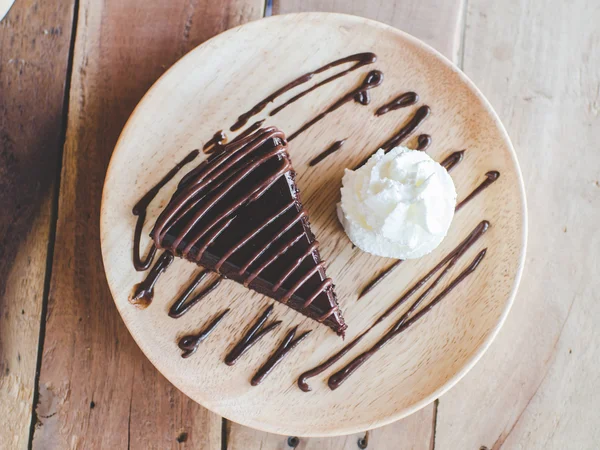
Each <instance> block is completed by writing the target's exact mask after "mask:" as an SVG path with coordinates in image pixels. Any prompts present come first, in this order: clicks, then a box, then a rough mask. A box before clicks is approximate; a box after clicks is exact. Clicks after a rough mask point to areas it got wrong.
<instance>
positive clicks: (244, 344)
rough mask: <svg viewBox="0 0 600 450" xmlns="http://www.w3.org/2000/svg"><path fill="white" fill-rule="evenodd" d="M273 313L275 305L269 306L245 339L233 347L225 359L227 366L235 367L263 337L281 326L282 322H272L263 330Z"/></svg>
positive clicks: (245, 335)
mask: <svg viewBox="0 0 600 450" xmlns="http://www.w3.org/2000/svg"><path fill="white" fill-rule="evenodd" d="M272 313H273V305H271V306H269V307H268V308H267V309H266V310H265V312H264V313H262V315H261V316H260V317H259V318H258V319H257V320H256V322H255V323H254V324H253V325H252V326H251V327H250V329H249V330H248V331H247V332H246V334H244V337H242V339H241V340H240V341H239V342H238V343H237V344H236V345H235V347H233V349H232V350H231V351H230V352H229V353H228V354H227V356H226V357H225V364H227V365H228V366H233V365H234V364H235V363H236V362H237V360H238V359H240V358H241V357H242V356H243V355H244V353H246V352H247V351H248V350H250V347H252V346H253V345H254V344H256V343H257V342H258V341H260V340H261V339H262V338H263V337H265V336H266V335H267V334H269V333H270V332H271V331H273V330H274V329H275V328H277V327H278V326H279V325H280V324H281V320H277V321H274V322H271V323H270V324H269V325H267V326H266V327H264V328H263V325H264V324H265V322H266V321H267V319H268V318H269V316H270V315H271V314H272Z"/></svg>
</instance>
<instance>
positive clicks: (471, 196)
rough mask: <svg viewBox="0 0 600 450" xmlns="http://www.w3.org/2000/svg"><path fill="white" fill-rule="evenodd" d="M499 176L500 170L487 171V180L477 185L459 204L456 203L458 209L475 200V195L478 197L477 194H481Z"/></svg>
mask: <svg viewBox="0 0 600 450" xmlns="http://www.w3.org/2000/svg"><path fill="white" fill-rule="evenodd" d="M498 178H500V172H498V171H497V170H490V171H489V172H487V173H486V174H485V180H484V181H483V182H482V183H481V184H480V185H479V186H477V187H476V188H475V190H473V192H471V193H470V194H469V195H468V196H467V197H466V198H465V199H464V200H463V201H462V202H460V203H459V204H458V205H456V210H457V211H458V210H459V209H461V208H462V207H463V206H465V205H466V204H467V203H469V202H470V201H471V200H473V199H474V198H475V197H477V195H479V194H480V193H481V191H483V190H484V189H485V188H487V187H488V186H489V185H490V184H492V183H493V182H494V181H496V180H497V179H498Z"/></svg>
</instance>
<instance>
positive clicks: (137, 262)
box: [131, 150, 200, 272]
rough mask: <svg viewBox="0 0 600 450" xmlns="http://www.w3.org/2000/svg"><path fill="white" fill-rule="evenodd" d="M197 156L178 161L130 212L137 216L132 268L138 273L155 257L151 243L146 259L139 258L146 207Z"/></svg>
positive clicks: (194, 154)
mask: <svg viewBox="0 0 600 450" xmlns="http://www.w3.org/2000/svg"><path fill="white" fill-rule="evenodd" d="M199 154H200V152H199V151H198V150H194V151H192V152H190V153H189V154H188V155H187V156H186V157H185V158H183V159H182V160H181V161H179V162H178V163H177V164H176V165H175V167H173V168H172V169H171V170H169V172H168V173H167V174H166V175H165V176H164V177H163V178H162V179H161V180H160V181H159V182H158V183H156V185H154V187H153V188H152V189H150V190H149V191H148V192H146V194H144V196H143V197H142V198H141V199H140V200H139V201H138V202H137V203H136V204H135V205H134V207H133V209H132V211H131V212H132V213H133V215H134V216H137V222H136V223H135V231H134V232H133V267H135V270H137V271H138V272H143V271H144V270H147V269H148V267H150V264H152V260H153V259H154V256H155V255H156V246H155V245H154V243H153V244H152V246H151V247H150V250H149V251H148V255H147V256H146V258H144V259H142V257H141V256H140V240H141V238H142V228H143V227H144V221H145V220H146V211H147V209H148V205H150V202H152V200H154V197H156V195H157V194H158V192H159V191H160V190H161V189H162V188H163V187H164V185H165V184H167V183H168V182H169V181H171V180H172V179H173V178H174V177H175V175H177V173H179V171H180V170H181V169H182V168H183V166H185V165H186V164H188V163H190V162H192V161H193V160H194V159H196V157H197V156H198V155H199Z"/></svg>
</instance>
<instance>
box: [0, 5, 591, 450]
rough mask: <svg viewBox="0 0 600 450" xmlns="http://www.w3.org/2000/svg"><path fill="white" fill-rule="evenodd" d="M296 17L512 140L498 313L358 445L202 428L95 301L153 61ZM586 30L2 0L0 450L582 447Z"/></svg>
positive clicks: (576, 20)
mask: <svg viewBox="0 0 600 450" xmlns="http://www.w3.org/2000/svg"><path fill="white" fill-rule="evenodd" d="M311 10H318V11H337V12H347V13H351V14H357V15H362V16H366V17H370V18H375V19H377V20H380V21H382V22H387V23H390V24H392V25H394V26H397V27H398V28H401V29H403V30H405V31H408V32H409V33H412V34H414V35H415V36H417V37H419V38H421V39H423V40H424V41H425V42H428V43H429V44H431V45H432V46H434V47H435V48H437V49H438V50H440V51H441V52H442V53H444V54H445V55H446V56H447V57H449V58H450V59H452V60H454V61H455V62H456V63H457V64H458V65H459V66H460V67H461V68H462V69H463V70H464V71H465V72H466V73H467V74H468V75H469V76H470V77H471V78H472V79H473V80H474V81H475V83H476V84H477V85H478V86H479V87H480V89H481V90H482V91H483V92H484V94H485V95H486V96H487V97H488V98H489V99H490V101H491V103H492V104H493V105H494V107H495V108H496V110H497V111H498V113H499V114H500V117H501V119H502V120H503V122H504V124H505V125H506V127H507V128H508V131H509V134H510V135H511V137H512V139H513V142H514V144H515V147H516V150H517V153H518V156H519V160H520V162H521V168H522V170H523V175H524V178H525V184H526V190H527V195H528V201H529V217H530V232H529V245H528V256H527V264H526V268H525V273H524V276H523V281H522V283H521V288H520V290H519V293H518V296H517V300H516V302H515V306H514V307H513V310H512V312H511V314H510V316H509V318H508V321H507V323H506V324H505V326H504V328H503V329H502V330H501V332H500V335H499V336H498V338H497V339H496V341H495V342H494V343H493V345H492V347H491V348H490V350H489V351H488V352H487V354H486V355H485V356H484V357H483V359H482V360H481V362H479V363H478V364H477V366H476V367H475V369H474V370H472V371H471V372H470V373H469V374H468V375H467V376H466V377H465V378H464V379H463V380H462V381H461V382H460V383H459V384H458V385H457V386H456V387H455V388H453V389H452V390H451V391H450V392H449V393H448V394H446V395H444V396H443V397H442V398H441V399H439V400H437V401H436V402H435V403H434V404H432V405H429V406H428V407H426V408H424V409H423V410H421V411H419V412H418V413H416V414H414V415H412V416H410V417H408V418H406V419H404V420H402V421H400V422H397V423H395V424H392V425H389V426H386V427H383V428H380V429H377V430H372V431H370V432H368V433H367V435H366V436H365V435H364V434H361V435H350V436H344V437H339V438H327V439H299V440H297V441H296V440H295V439H288V437H287V436H276V435H269V434H266V433H262V432H259V431H255V430H251V429H248V428H245V427H242V426H240V425H236V424H234V423H229V422H227V421H226V420H223V419H221V418H220V417H218V416H216V415H214V414H212V413H210V412H208V411H207V410H205V409H203V408H202V407H201V406H199V405H197V404H195V403H193V402H192V401H191V400H189V399H188V398H186V397H185V396H184V395H183V394H181V393H180V392H179V391H177V390H176V389H175V388H174V387H173V386H171V385H170V384H169V383H168V382H167V381H166V380H165V379H164V378H163V377H162V376H161V375H160V374H159V373H158V372H157V371H156V370H155V369H154V367H153V366H152V365H151V364H150V362H149V361H148V360H147V359H146V358H145V357H144V355H143V354H142V353H141V351H140V350H139V349H138V347H137V346H136V344H135V343H134V342H133V339H132V338H131V336H130V335H129V333H128V332H127V330H126V329H125V326H124V325H123V323H122V321H121V318H120V317H119V315H118V314H117V311H116V308H115V306H114V304H113V302H112V299H111V297H110V293H109V291H108V287H107V285H106V280H105V277H104V272H103V268H102V261H101V257H100V244H99V229H98V222H99V205H100V194H101V188H102V183H103V180H104V174H105V171H106V166H107V164H108V160H109V157H110V155H111V152H112V149H113V147H114V145H115V142H116V139H117V137H118V135H119V133H120V131H121V128H122V126H123V124H124V123H125V121H126V120H127V117H128V116H129V114H130V113H131V111H132V109H133V108H134V106H135V105H136V103H137V102H138V101H139V99H140V98H141V96H142V95H143V94H144V92H145V91H146V90H147V89H148V88H149V87H150V85H151V84H152V83H153V82H154V81H155V80H156V79H157V78H158V77H159V76H160V75H161V74H162V73H163V72H164V71H165V70H166V69H167V68H168V67H169V66H171V65H172V64H173V63H174V62H175V61H176V60H177V59H178V58H179V57H181V56H182V55H183V54H184V53H186V52H187V51H188V50H190V49H192V48H193V47H195V46H196V45H198V44H200V43H201V42H203V41H205V40H206V39H208V38H210V37H211V36H214V35H215V34H217V33H219V32H221V31H223V30H225V29H227V28H229V27H232V26H235V25H238V24H241V23H244V22H247V21H249V20H255V19H258V18H260V17H262V16H263V15H265V14H271V13H273V14H276V13H277V14H279V13H286V12H293V11H311ZM598 23H600V3H598V2H597V1H596V0H571V1H569V2H566V1H560V0H554V1H552V2H541V1H532V0H506V1H502V2H499V1H495V0H412V1H409V0H396V1H393V0H353V1H344V0H279V1H276V2H275V4H274V5H271V4H270V2H267V4H265V3H264V1H263V0H220V1H209V0H168V1H167V0H46V1H39V0H17V1H16V4H15V6H14V7H13V9H12V10H11V11H10V12H9V14H8V16H7V17H6V18H5V19H4V20H3V21H2V22H0V448H2V449H19V448H26V447H28V446H30V447H33V448H36V449H37V448H39V449H46V448H51V449H66V448H81V449H118V448H136V449H150V448H159V449H163V448H194V449H196V448H198V449H209V450H212V449H235V450H237V449H252V450H253V449H259V448H261V449H267V450H270V449H286V448H293V446H294V444H295V445H296V448H298V449H315V450H316V449H357V448H359V444H364V443H367V444H368V448H373V449H377V450H381V449H383V450H385V449H394V450H396V449H409V448H410V449H433V448H437V449H479V448H482V449H483V448H489V449H494V450H496V449H499V448H524V449H592V448H598V442H599V441H600V412H599V411H598V407H597V405H598V403H599V402H600V375H599V373H600V372H599V368H600V364H599V363H598V359H599V358H598V357H599V351H598V343H599V342H600V327H598V325H597V323H598V320H599V319H600V281H599V279H598V277H597V274H598V272H599V270H600V266H599V263H598V261H599V260H600V259H599V258H598V257H597V255H598V253H599V252H600V231H599V230H600V229H599V228H598V223H600V151H599V150H600V148H599V144H598V143H599V142H600V27H598ZM359 441H360V442H359ZM367 441H368V442H367Z"/></svg>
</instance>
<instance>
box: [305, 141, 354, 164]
mask: <svg viewBox="0 0 600 450" xmlns="http://www.w3.org/2000/svg"><path fill="white" fill-rule="evenodd" d="M344 142H346V139H342V140H340V141H335V142H334V143H333V144H331V145H330V146H329V147H328V148H327V150H325V151H323V152H321V153H319V154H318V155H317V156H315V157H314V158H313V159H311V160H310V162H309V163H308V165H309V166H311V167H313V166H316V165H317V164H319V163H320V162H321V161H323V160H324V159H325V158H327V157H328V156H329V155H331V154H332V153H335V152H337V151H338V150H339V149H340V148H342V145H344Z"/></svg>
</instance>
